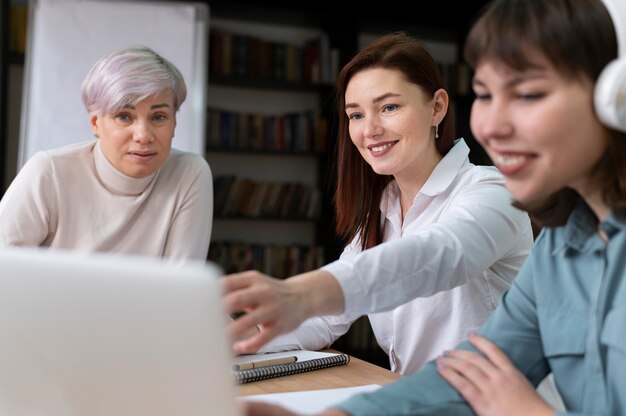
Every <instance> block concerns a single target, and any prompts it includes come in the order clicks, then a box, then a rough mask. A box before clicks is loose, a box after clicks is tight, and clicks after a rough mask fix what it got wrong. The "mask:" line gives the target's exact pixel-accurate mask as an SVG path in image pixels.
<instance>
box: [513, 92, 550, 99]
mask: <svg viewBox="0 0 626 416" xmlns="http://www.w3.org/2000/svg"><path fill="white" fill-rule="evenodd" d="M545 96H546V94H544V93H542V92H533V93H520V94H518V95H517V97H518V98H519V99H520V100H528V101H533V100H540V99H542V98H543V97H545Z"/></svg>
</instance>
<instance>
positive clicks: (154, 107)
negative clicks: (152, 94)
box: [123, 103, 170, 110]
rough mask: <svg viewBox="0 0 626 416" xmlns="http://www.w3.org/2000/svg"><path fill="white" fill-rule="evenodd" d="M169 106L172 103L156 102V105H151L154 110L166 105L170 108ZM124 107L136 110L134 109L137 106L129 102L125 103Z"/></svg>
mask: <svg viewBox="0 0 626 416" xmlns="http://www.w3.org/2000/svg"><path fill="white" fill-rule="evenodd" d="M169 106H170V105H169V104H168V103H161V104H154V105H151V106H150V110H154V109H156V108H165V107H168V108H169ZM123 108H127V109H129V110H134V109H135V106H134V105H131V104H127V105H125V106H124V107H123Z"/></svg>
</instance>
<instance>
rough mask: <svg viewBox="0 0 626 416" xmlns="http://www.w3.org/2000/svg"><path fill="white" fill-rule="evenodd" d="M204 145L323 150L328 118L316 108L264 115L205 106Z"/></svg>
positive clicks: (298, 150) (278, 149)
mask: <svg viewBox="0 0 626 416" xmlns="http://www.w3.org/2000/svg"><path fill="white" fill-rule="evenodd" d="M207 122H208V134H207V146H208V148H210V149H211V148H213V149H225V150H242V151H271V152H291V153H310V152H318V153H319V152H324V151H326V148H327V144H328V122H327V120H326V118H324V117H322V116H321V114H320V113H319V112H317V111H305V112H297V113H289V114H277V115H265V114H259V113H244V112H232V111H226V110H221V109H209V110H208V120H207Z"/></svg>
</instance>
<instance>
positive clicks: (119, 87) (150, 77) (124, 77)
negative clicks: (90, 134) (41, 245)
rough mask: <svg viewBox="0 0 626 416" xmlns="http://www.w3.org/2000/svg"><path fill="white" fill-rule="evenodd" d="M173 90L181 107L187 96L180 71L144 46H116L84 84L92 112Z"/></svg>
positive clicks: (114, 108)
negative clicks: (119, 47)
mask: <svg viewBox="0 0 626 416" xmlns="http://www.w3.org/2000/svg"><path fill="white" fill-rule="evenodd" d="M167 92H171V93H172V97H173V100H174V109H175V110H176V111H178V109H179V108H180V106H181V105H182V103H183V102H184V101H185V98H186V97H187V87H186V86H185V80H184V79H183V76H182V74H181V73H180V71H179V70H178V69H177V68H176V67H175V66H174V64H172V63H171V62H170V61H168V60H167V59H165V58H163V57H162V56H160V55H159V54H157V53H156V52H154V51H153V50H152V49H150V48H147V47H145V46H133V47H129V48H123V49H117V50H114V51H111V52H109V53H107V54H106V55H104V56H103V57H101V58H100V59H99V60H98V61H97V62H96V63H95V65H94V66H93V67H92V68H91V69H90V70H89V72H88V73H87V76H86V77H85V79H84V81H83V85H82V98H83V103H84V104H85V107H86V108H87V111H88V112H89V113H96V114H108V113H112V112H115V111H117V110H120V109H122V108H124V107H126V106H128V105H135V104H137V103H138V102H140V101H142V100H144V99H146V98H148V97H152V96H155V95H160V94H163V93H167Z"/></svg>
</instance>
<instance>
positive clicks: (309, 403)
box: [239, 384, 380, 415]
mask: <svg viewBox="0 0 626 416" xmlns="http://www.w3.org/2000/svg"><path fill="white" fill-rule="evenodd" d="M379 388H380V385H379V384H368V385H366V386H356V387H345V388H338V389H327V390H310V391H294V392H289V393H273V394H257V395H254V396H243V397H239V399H240V400H246V401H262V402H269V403H273V404H278V405H281V406H283V407H284V408H286V409H288V410H291V411H292V412H296V413H298V414H301V415H310V414H314V413H319V412H321V411H323V410H325V409H328V408H329V407H332V406H333V405H335V404H337V403H341V402H343V401H344V400H347V399H349V398H350V397H351V396H353V395H355V394H358V393H369V392H371V391H374V390H377V389H379Z"/></svg>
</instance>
